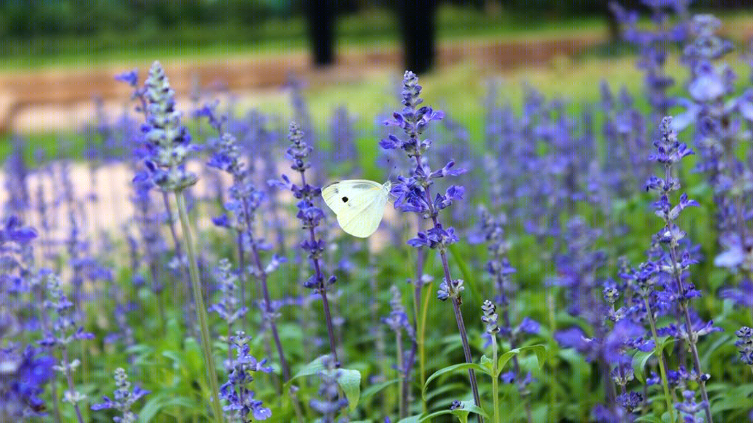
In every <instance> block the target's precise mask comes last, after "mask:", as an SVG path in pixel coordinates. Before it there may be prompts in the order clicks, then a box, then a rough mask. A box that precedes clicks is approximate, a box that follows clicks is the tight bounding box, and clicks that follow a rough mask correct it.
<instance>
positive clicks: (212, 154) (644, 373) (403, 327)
mask: <svg viewBox="0 0 753 423" xmlns="http://www.w3.org/2000/svg"><path fill="white" fill-rule="evenodd" d="M646 3H647V4H649V6H650V8H651V11H652V13H653V18H654V19H653V20H652V21H651V23H650V25H644V23H643V22H640V23H639V20H638V17H637V14H636V13H634V12H632V11H630V10H624V9H621V8H619V7H616V8H615V9H614V13H616V15H617V16H618V18H619V21H620V22H621V25H622V26H623V29H624V35H625V38H626V41H627V42H628V43H630V44H631V45H632V48H634V49H635V51H636V52H637V57H636V63H635V64H636V66H637V68H638V69H639V71H640V73H641V75H642V76H643V80H642V81H641V82H640V83H637V82H634V84H633V85H631V86H629V87H623V86H620V85H618V84H615V83H614V82H613V81H610V80H609V79H608V78H603V79H602V81H601V82H600V84H601V85H600V90H601V96H600V98H599V99H598V100H596V101H586V100H581V99H574V100H573V99H566V98H565V97H564V96H558V95H554V96H551V95H544V94H542V92H541V91H538V90H537V88H536V87H535V86H534V85H525V86H524V88H523V96H522V99H521V100H520V101H518V100H517V99H516V100H515V101H512V100H511V99H510V98H509V97H508V96H507V94H508V93H509V87H508V86H507V85H506V84H504V83H501V82H499V81H496V80H490V81H485V82H484V83H485V84H486V85H485V87H486V88H485V89H484V91H485V95H484V96H483V97H479V98H477V99H475V100H474V101H475V102H476V103H477V106H476V109H477V110H479V111H480V113H479V114H478V115H477V116H474V117H473V120H472V121H470V120H468V114H462V113H455V114H454V113H452V112H451V111H450V110H451V109H452V105H453V100H454V99H453V98H444V99H442V101H440V102H439V104H428V103H429V101H424V96H426V95H431V94H430V93H431V91H432V89H433V87H432V85H430V84H427V83H423V82H422V81H423V80H424V79H423V77H422V79H421V80H419V77H418V76H416V75H415V74H414V73H413V72H411V71H405V73H404V74H403V75H402V80H400V81H399V83H398V84H397V86H385V87H382V88H380V89H383V91H386V92H389V93H390V95H389V98H391V99H392V100H390V101H388V102H385V103H384V104H379V105H378V106H375V107H374V106H372V105H373V104H374V103H378V102H375V101H374V100H373V99H371V100H369V99H362V100H360V99H359V101H358V104H360V106H359V107H358V108H357V109H353V108H350V109H349V108H348V107H345V106H342V107H337V108H334V109H332V110H331V111H330V110H326V111H322V110H312V109H311V108H310V105H309V103H308V101H307V99H306V97H305V96H304V94H303V90H302V83H301V81H299V80H297V79H296V78H294V77H291V78H290V83H289V86H288V87H287V88H288V90H289V92H290V93H291V96H290V104H289V106H290V110H292V116H287V115H284V114H281V113H278V112H277V111H276V110H275V111H271V110H265V109H264V108H252V109H245V108H243V107H242V105H241V104H240V103H237V102H235V101H233V99H232V96H224V97H223V100H222V101H220V100H219V97H218V98H213V94H212V93H210V92H207V93H194V95H192V96H191V101H190V104H186V107H184V108H182V107H179V104H180V105H181V106H182V105H183V103H179V102H178V101H177V100H176V93H175V91H174V90H173V88H171V86H170V80H169V77H170V75H169V74H167V73H166V72H165V69H164V68H163V67H162V65H161V64H160V63H159V62H154V63H153V64H152V65H151V67H150V68H149V69H148V70H147V71H146V72H144V71H141V72H139V71H137V70H134V71H128V72H124V73H122V74H120V75H118V76H117V79H118V80H119V81H120V82H121V83H122V84H125V85H127V86H129V87H130V89H131V90H132V96H131V97H130V99H129V98H124V99H123V102H124V104H125V105H126V107H124V108H123V112H122V113H120V114H117V115H114V114H108V113H105V112H104V111H102V112H101V113H99V114H98V116H97V118H96V119H95V120H94V121H92V122H91V124H90V125H87V127H86V128H85V129H84V130H83V131H82V134H80V135H81V138H82V139H83V140H84V143H83V148H82V149H81V150H82V151H81V152H80V154H79V153H77V152H76V151H77V150H78V149H76V148H68V147H66V145H67V141H66V140H64V139H62V138H63V137H61V139H60V140H58V141H56V144H57V148H56V149H55V151H54V152H50V151H48V150H44V149H35V148H34V146H33V145H29V144H24V140H23V139H21V138H17V139H15V140H14V141H13V149H12V150H13V151H12V152H11V153H10V154H9V155H8V157H7V158H6V160H5V163H4V167H3V172H2V176H3V182H4V189H5V192H4V193H3V195H2V196H0V198H2V199H3V201H4V204H3V215H2V226H0V257H1V258H2V259H1V260H0V266H2V273H1V274H0V291H1V292H2V295H1V296H0V422H15V421H26V420H28V421H39V422H56V423H60V422H76V423H84V422H106V421H115V422H123V423H125V422H149V421H151V422H186V423H188V422H191V423H194V422H218V423H219V422H251V421H273V422H353V423H355V422H373V423H377V422H379V423H386V422H391V423H396V422H400V423H418V422H429V421H434V422H451V421H460V422H469V421H473V422H492V423H501V422H527V423H532V422H653V423H669V422H678V423H679V422H685V423H692V422H707V423H710V422H714V421H716V422H744V421H753V329H751V326H753V280H751V278H753V232H752V231H753V226H752V225H751V219H753V203H752V201H753V150H751V149H750V145H749V144H750V142H751V140H753V133H752V132H751V131H752V130H753V85H751V84H753V50H750V49H749V47H750V46H740V45H734V44H733V43H731V42H729V41H727V40H725V39H724V38H723V37H721V36H719V35H717V34H718V32H719V31H720V26H721V22H720V21H718V20H717V19H716V18H714V17H713V16H711V15H696V16H689V15H688V13H687V10H686V9H685V2H679V1H678V2H659V1H653V2H646ZM664 3H671V4H672V5H671V6H670V7H666V5H665V4H664ZM740 63H742V65H741V64H740ZM670 64H671V65H670ZM676 68H681V69H683V71H682V73H681V75H682V77H681V78H680V77H677V75H675V74H674V72H673V71H672V70H673V69H676ZM399 76H400V75H395V77H396V78H397V77H399ZM427 79H428V80H430V81H431V80H432V79H431V77H429V78H427ZM395 81H398V80H397V79H395ZM592 82H593V83H596V81H592ZM422 85H424V86H422ZM226 97H227V98H226ZM435 97H436V96H434V97H432V98H435ZM445 104H449V105H450V106H449V107H447V110H444V109H445V107H444V105H445ZM440 109H442V110H440ZM325 115H326V118H322V119H320V117H323V116H325ZM362 179H369V180H370V179H374V180H375V181H374V183H372V182H364V181H359V180H362ZM354 180H355V181H354ZM336 182H339V184H336V185H331V184H333V183H336ZM386 182H390V184H386ZM382 184H384V185H382ZM327 187H329V188H327ZM379 187H382V188H381V189H383V190H384V192H382V191H380V188H379ZM323 190H324V191H325V195H324V196H323V195H322V191H323ZM383 196H386V197H387V199H386V200H385V201H388V202H387V205H386V210H383V208H382V207H381V205H382V200H384V197H383ZM325 199H326V200H327V203H326V204H325ZM332 201H334V202H335V203H332ZM340 202H342V203H340ZM333 204H334V205H333ZM328 205H329V206H328ZM383 212H384V218H381V216H382V213H383ZM372 224H376V225H378V229H377V230H376V232H374V233H373V234H371V232H370V230H369V227H370V225H372ZM349 233H353V234H355V235H357V236H351V235H350V234H349ZM362 236H365V238H362Z"/></svg>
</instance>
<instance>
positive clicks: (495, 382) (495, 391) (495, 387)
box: [492, 334, 517, 423]
mask: <svg viewBox="0 0 753 423" xmlns="http://www.w3.org/2000/svg"><path fill="white" fill-rule="evenodd" d="M492 360H493V361H492V401H493V404H494V423H500V422H501V421H502V420H500V416H499V377H497V372H498V371H499V370H498V369H497V335H496V334H492ZM516 376H517V375H516Z"/></svg>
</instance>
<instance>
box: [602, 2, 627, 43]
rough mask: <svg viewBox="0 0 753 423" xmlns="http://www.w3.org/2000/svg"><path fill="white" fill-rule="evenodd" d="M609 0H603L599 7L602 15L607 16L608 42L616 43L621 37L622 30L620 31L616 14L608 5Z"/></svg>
mask: <svg viewBox="0 0 753 423" xmlns="http://www.w3.org/2000/svg"><path fill="white" fill-rule="evenodd" d="M609 3H611V1H609V0H605V1H604V2H603V5H602V7H601V9H602V13H603V14H604V17H605V18H607V27H608V28H609V42H611V43H616V42H618V41H620V40H621V39H622V33H621V32H622V31H620V23H619V22H618V21H617V16H615V15H614V12H612V8H611V7H609Z"/></svg>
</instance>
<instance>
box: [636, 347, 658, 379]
mask: <svg viewBox="0 0 753 423" xmlns="http://www.w3.org/2000/svg"><path fill="white" fill-rule="evenodd" d="M652 355H654V351H649V352H643V351H638V352H636V353H635V355H634V356H633V373H635V378H636V379H638V380H639V381H640V382H641V383H644V382H645V379H646V378H645V377H644V376H643V369H644V368H645V367H646V362H647V361H648V359H649V358H651V356H652Z"/></svg>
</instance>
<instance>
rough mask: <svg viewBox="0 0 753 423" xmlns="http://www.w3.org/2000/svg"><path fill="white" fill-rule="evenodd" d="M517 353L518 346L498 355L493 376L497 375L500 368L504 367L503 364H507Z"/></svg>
mask: <svg viewBox="0 0 753 423" xmlns="http://www.w3.org/2000/svg"><path fill="white" fill-rule="evenodd" d="M519 353H520V348H515V349H514V350H510V351H507V352H506V353H504V354H502V355H501V356H499V360H498V361H497V374H496V375H495V376H497V377H499V374H500V373H502V369H504V368H505V365H507V362H508V361H510V359H512V358H513V356H515V355H516V354H519Z"/></svg>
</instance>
